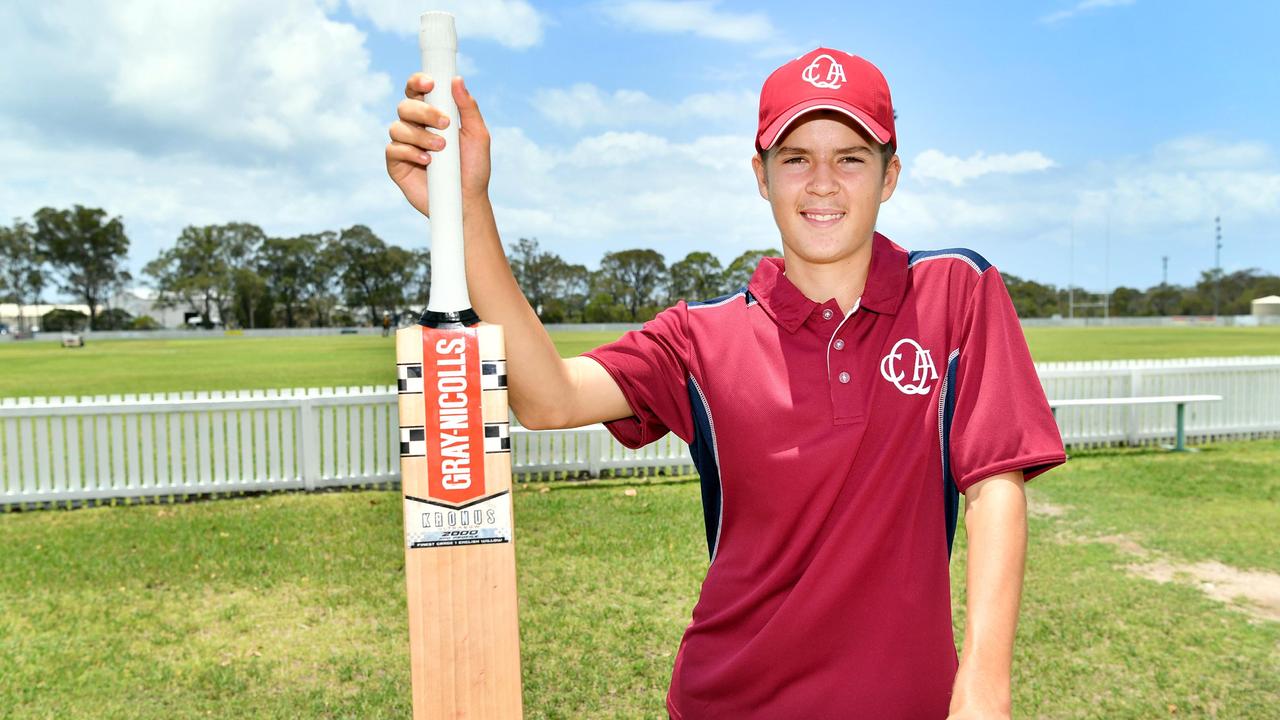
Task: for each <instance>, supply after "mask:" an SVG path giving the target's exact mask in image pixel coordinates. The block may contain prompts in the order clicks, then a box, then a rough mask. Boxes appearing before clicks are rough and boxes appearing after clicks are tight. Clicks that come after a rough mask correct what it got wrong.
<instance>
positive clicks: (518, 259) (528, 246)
mask: <svg viewBox="0 0 1280 720" xmlns="http://www.w3.org/2000/svg"><path fill="white" fill-rule="evenodd" d="M568 267H569V266H568V264H567V263H565V261H564V260H562V259H561V258H560V256H559V255H557V254H555V253H553V252H550V251H543V250H542V249H541V248H539V247H538V240H537V238H533V239H529V238H520V239H519V240H517V241H516V244H515V245H514V246H513V247H512V248H511V272H512V274H513V275H515V278H516V284H517V285H519V286H520V290H521V292H523V293H524V296H525V298H526V299H527V300H528V301H529V305H530V306H532V307H533V311H534V312H535V313H537V314H538V317H539V318H541V319H542V320H543V321H544V322H547V321H548V319H547V317H546V312H547V311H548V309H553V308H551V304H552V300H553V299H554V298H555V297H556V296H557V294H558V291H559V290H560V288H559V287H558V285H559V284H560V282H561V281H562V280H563V279H564V277H565V269H566V268H568Z"/></svg>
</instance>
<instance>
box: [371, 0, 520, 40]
mask: <svg viewBox="0 0 1280 720" xmlns="http://www.w3.org/2000/svg"><path fill="white" fill-rule="evenodd" d="M346 3H347V6H348V7H350V8H351V12H352V13H353V14H354V15H356V16H357V17H362V18H366V19H368V20H369V21H370V22H372V23H373V24H374V26H375V27H377V28H378V29H379V30H382V31H384V32H392V33H396V34H399V35H413V36H415V37H416V36H417V34H418V16H419V15H421V14H422V13H423V12H424V11H425V10H428V9H431V10H444V11H446V12H451V13H453V14H454V16H455V17H456V18H457V30H458V36H459V37H462V38H482V39H486V40H493V41H495V42H498V43H500V44H502V45H506V46H507V47H511V48H516V49H524V48H528V47H532V46H534V45H537V44H538V43H539V42H541V41H542V26H543V22H544V21H543V18H542V15H541V14H540V13H539V12H538V11H537V10H536V9H534V7H533V6H532V5H531V4H529V2H527V0H432V2H431V3H428V4H424V3H423V2H421V0H346ZM428 6H429V7H428Z"/></svg>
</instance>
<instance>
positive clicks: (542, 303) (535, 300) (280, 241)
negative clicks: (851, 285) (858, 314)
mask: <svg viewBox="0 0 1280 720" xmlns="http://www.w3.org/2000/svg"><path fill="white" fill-rule="evenodd" d="M128 252H129V238H128V236H127V234H126V233H125V229H124V223H123V221H122V220H121V218H119V217H111V216H110V215H109V214H108V213H107V212H105V211H104V210H102V209H99V208H86V207H83V206H80V205H76V206H74V207H72V208H70V209H54V208H42V209H40V210H38V211H36V212H35V213H34V215H33V217H32V218H31V219H30V220H24V219H17V220H15V221H14V223H13V224H12V225H11V226H7V227H6V226H0V300H3V301H7V302H16V303H18V304H19V305H26V304H36V303H38V302H39V301H40V298H41V296H42V293H43V292H45V291H46V290H49V289H53V288H56V289H58V290H59V291H61V292H62V293H65V294H67V295H70V296H72V297H75V298H77V299H78V300H79V301H80V302H81V303H83V304H84V305H87V306H88V307H89V317H88V318H86V320H87V325H88V326H89V327H91V328H93V329H95V330H117V329H126V328H144V329H145V328H151V327H156V326H157V323H155V321H154V320H153V319H151V318H147V317H141V318H133V317H130V316H129V315H128V313H127V312H125V311H124V310H123V309H121V308H113V307H111V299H112V298H113V297H115V296H116V295H117V294H118V293H119V292H120V291H121V290H123V289H124V288H125V287H126V286H128V285H129V284H130V283H133V282H134V281H135V278H134V277H133V276H132V274H131V273H130V272H129V271H128V269H127V261H128ZM507 252H508V259H509V260H510V262H511V269H512V271H513V273H514V274H515V277H516V280H517V282H518V283H519V284H520V287H521V289H522V290H523V291H524V294H525V296H526V297H527V298H528V299H529V303H530V304H531V305H532V306H533V308H534V310H535V311H536V312H537V314H538V316H539V317H540V318H541V319H542V320H543V322H556V323H582V322H589V323H598V322H640V321H643V320H646V319H648V318H650V317H652V316H653V315H654V314H655V313H657V312H658V311H659V310H661V309H662V308H665V307H668V306H670V305H672V304H674V303H675V302H676V301H677V300H679V299H682V298H684V299H690V300H701V299H707V298H712V297H716V296H718V295H723V294H726V293H730V292H733V291H734V290H736V289H738V288H740V287H742V286H743V285H746V283H747V281H748V280H749V279H750V278H751V274H752V273H753V272H754V271H755V267H756V265H757V263H758V262H759V260H760V258H761V257H763V256H776V255H778V253H777V251H775V250H772V249H761V250H748V251H746V252H744V253H742V254H740V255H738V256H737V257H736V258H734V259H733V260H732V261H731V262H730V263H728V264H727V265H724V264H722V263H721V261H720V260H719V259H718V258H717V257H716V256H715V255H713V254H711V253H709V252H705V251H694V252H690V253H689V254H688V255H686V256H685V257H684V258H683V259H680V260H677V261H675V262H672V263H670V264H668V263H667V262H666V259H665V258H664V257H663V256H662V254H661V253H659V252H657V251H655V250H651V249H646V248H635V249H630V250H619V251H615V252H608V253H605V254H604V255H603V256H602V257H601V259H600V266H599V268H598V269H596V270H590V269H588V268H587V267H586V266H584V265H578V264H572V263H569V262H566V261H565V260H564V259H563V258H561V257H560V256H559V255H557V254H556V253H554V252H552V251H550V250H546V249H544V248H543V247H542V246H541V245H540V244H539V243H538V240H537V239H536V238H520V239H519V240H517V241H516V242H515V243H513V244H511V245H510V246H509V247H508V248H507ZM143 275H144V276H145V284H147V285H149V286H151V287H153V288H154V289H155V290H156V291H157V293H158V298H157V300H156V302H157V304H158V305H159V306H160V307H169V308H179V309H182V310H184V311H189V312H191V313H194V314H195V315H197V316H198V322H199V324H200V325H201V326H204V327H213V326H215V325H216V324H217V323H218V322H219V321H220V322H221V323H222V324H223V325H224V326H226V327H236V328H268V327H287V328H293V327H327V326H347V325H355V324H366V323H367V324H371V325H377V324H379V323H380V322H381V320H382V318H383V316H389V317H391V318H393V320H394V321H396V322H399V321H401V319H404V321H405V322H407V321H408V318H410V317H412V316H415V315H416V314H417V313H418V312H420V311H421V309H422V307H423V306H424V305H425V304H426V300H427V293H428V290H429V287H430V283H431V254H430V252H429V251H428V250H426V249H421V250H408V249H405V248H402V247H399V246H397V245H394V244H390V243H387V242H386V241H384V240H383V239H382V238H380V237H378V236H377V235H376V234H375V233H374V232H373V231H372V230H370V229H369V228H368V227H366V226H364V225H353V226H351V227H349V228H346V229H344V230H340V231H333V230H326V231H321V232H315V233H306V234H302V235H297V236H293V237H272V236H269V235H267V234H266V233H265V232H264V231H263V230H262V229H261V228H260V227H258V226H257V225H253V224H250V223H225V224H221V225H204V226H196V225H192V226H188V227H186V228H183V230H182V232H181V233H180V234H179V235H178V237H177V238H176V239H175V241H174V243H173V245H172V246H171V247H169V248H166V249H164V250H162V251H161V252H160V253H159V255H158V256H156V257H155V258H154V259H152V260H151V261H150V262H148V263H147V264H146V265H145V266H144V268H143ZM1004 280H1005V283H1006V285H1007V287H1008V288H1009V293H1010V296H1011V297H1012V298H1013V302H1014V306H1015V307H1016V309H1017V311H1018V315H1019V316H1021V317H1050V316H1053V315H1061V316H1064V317H1065V316H1067V315H1068V314H1070V313H1071V310H1070V303H1071V301H1070V296H1071V294H1072V291H1071V290H1070V289H1068V288H1058V287H1055V286H1053V285H1047V284H1043V283H1039V282H1036V281H1034V280H1026V279H1023V278H1020V277H1017V276H1015V275H1008V274H1006V275H1004ZM1075 294H1076V296H1077V300H1076V301H1077V304H1078V308H1077V310H1076V312H1075V315H1077V316H1086V315H1099V314H1101V313H1102V312H1103V311H1102V309H1101V308H1100V307H1097V306H1095V305H1093V304H1092V301H1093V300H1096V298H1095V297H1092V296H1090V295H1089V294H1088V293H1085V292H1084V291H1082V290H1079V289H1076V290H1075ZM1269 294H1280V277H1277V276H1275V275H1269V274H1264V273H1262V272H1261V271H1260V270H1258V269H1256V268H1250V269H1247V270H1240V271H1236V272H1233V273H1225V274H1224V273H1222V272H1221V271H1218V270H1209V271H1206V272H1204V273H1202V275H1201V277H1200V280H1199V281H1198V282H1197V283H1196V284H1195V285H1192V286H1178V285H1167V284H1163V283H1162V284H1160V285H1156V286H1153V287H1150V288H1147V289H1146V290H1139V289H1136V288H1128V287H1119V288H1116V289H1115V290H1114V291H1113V292H1112V293H1111V295H1110V298H1109V303H1110V307H1109V314H1111V315H1116V316H1134V315H1208V314H1213V312H1214V307H1215V304H1216V307H1217V308H1218V312H1219V313H1220V314H1224V315H1235V314H1247V313H1249V312H1250V306H1249V303H1250V301H1251V300H1252V299H1254V298H1256V297H1261V296H1263V295H1269ZM100 309H101V311H100ZM42 326H44V327H45V328H46V329H49V330H53V329H56V328H54V327H52V326H51V325H50V323H49V322H43V323H42Z"/></svg>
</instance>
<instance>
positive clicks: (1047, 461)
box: [948, 267, 1067, 492]
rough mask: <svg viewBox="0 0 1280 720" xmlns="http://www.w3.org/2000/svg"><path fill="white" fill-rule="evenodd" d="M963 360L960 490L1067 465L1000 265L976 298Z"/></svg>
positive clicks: (956, 452)
mask: <svg viewBox="0 0 1280 720" xmlns="http://www.w3.org/2000/svg"><path fill="white" fill-rule="evenodd" d="M955 363H956V364H955V370H954V372H955V375H954V377H953V378H949V380H950V384H951V390H950V392H952V393H953V395H954V398H955V403H954V406H953V415H952V417H951V423H950V434H949V438H948V441H949V458H950V463H949V465H950V470H951V476H952V478H954V480H955V484H956V487H957V488H958V489H959V490H960V492H964V491H965V490H967V489H968V488H969V486H971V485H973V484H974V483H976V482H978V481H980V480H984V479H986V478H989V477H991V476H993V475H998V474H1000V473H1004V472H1010V471H1013V470H1022V471H1023V473H1024V475H1025V477H1026V479H1028V480H1029V479H1031V478H1033V477H1035V476H1036V475H1039V474H1040V473H1043V472H1044V471H1046V470H1048V469H1050V468H1052V467H1055V466H1057V465H1060V464H1062V463H1064V462H1066V459H1067V456H1066V453H1065V452H1064V450H1063V446H1062V436H1061V434H1060V433H1059V432H1058V424H1057V422H1056V421H1055V420H1054V417H1053V412H1052V410H1050V409H1049V402H1048V401H1047V400H1046V399H1045V395H1044V388H1043V387H1042V386H1041V385H1040V379H1039V377H1038V376H1037V375H1036V370H1035V365H1034V364H1033V363H1032V361H1031V353H1030V352H1029V351H1028V350H1027V341H1026V338H1025V337H1024V336H1023V334H1022V325H1021V324H1020V323H1019V322H1018V315H1017V313H1016V312H1015V311H1014V308H1013V302H1012V301H1011V300H1010V299H1009V292H1008V290H1006V289H1005V286H1004V281H1003V280H1002V279H1001V277H1000V273H999V271H997V270H996V269H995V268H994V267H992V268H988V269H987V270H986V271H985V272H983V273H982V276H981V277H980V278H979V279H978V283H977V285H976V286H975V287H974V290H973V294H972V295H971V297H970V299H969V304H968V307H967V308H966V309H965V313H964V317H963V320H962V327H961V331H960V343H959V354H958V356H957V357H956V360H955ZM950 371H951V368H948V373H950Z"/></svg>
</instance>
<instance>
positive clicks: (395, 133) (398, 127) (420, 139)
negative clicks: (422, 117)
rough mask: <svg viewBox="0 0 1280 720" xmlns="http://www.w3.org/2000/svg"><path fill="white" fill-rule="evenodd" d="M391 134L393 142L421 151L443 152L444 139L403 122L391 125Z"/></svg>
mask: <svg viewBox="0 0 1280 720" xmlns="http://www.w3.org/2000/svg"><path fill="white" fill-rule="evenodd" d="M389 134H390V135H391V139H392V140H395V141H396V142H399V143H404V144H406V145H412V146H414V147H416V148H418V149H419V150H441V149H443V148H444V138H442V137H440V136H439V135H437V134H435V133H433V132H431V131H430V130H424V129H422V128H420V127H418V126H417V125H413V124H410V123H407V122H404V121H402V120H397V121H395V122H393V123H391V128H390V130H389Z"/></svg>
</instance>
